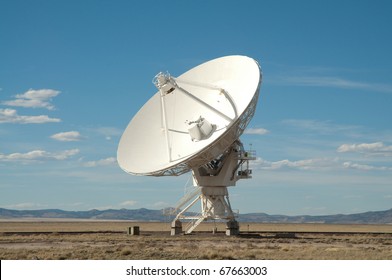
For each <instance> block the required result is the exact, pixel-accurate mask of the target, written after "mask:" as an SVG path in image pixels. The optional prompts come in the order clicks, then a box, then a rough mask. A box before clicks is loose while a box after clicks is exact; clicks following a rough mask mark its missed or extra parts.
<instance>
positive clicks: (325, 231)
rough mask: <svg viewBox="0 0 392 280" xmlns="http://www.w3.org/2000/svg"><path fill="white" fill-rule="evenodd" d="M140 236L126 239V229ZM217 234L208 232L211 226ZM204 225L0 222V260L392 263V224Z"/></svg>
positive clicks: (52, 221)
mask: <svg viewBox="0 0 392 280" xmlns="http://www.w3.org/2000/svg"><path fill="white" fill-rule="evenodd" d="M135 225H137V226H139V227H140V235H138V236H137V235H134V236H132V235H128V234H127V229H128V227H130V226H135ZM214 227H216V228H217V233H215V234H212V228H214ZM224 229H225V227H224V224H213V223H205V224H202V225H201V227H199V228H198V231H197V232H195V233H194V234H191V235H179V236H170V225H169V223H137V222H104V221H95V222H91V221H82V222H81V221H78V222H76V221H55V220H50V221H48V220H45V221H42V220H41V221H35V220H34V221H31V220H27V221H22V222H21V221H0V259H2V260H5V259H14V260H24V259H27V260H29V259H102V260H105V259H106V260H115V259H122V260H125V259H138V260H151V259H166V260H169V259H245V260H247V259H260V260H261V259H268V260H296V259H299V260H314V259H316V260H324V259H327V260H342V259H355V260H372V259H376V260H377V259H384V260H392V225H325V224H256V223H244V224H241V234H240V235H239V236H226V235H225V234H224Z"/></svg>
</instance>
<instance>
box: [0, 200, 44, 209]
mask: <svg viewBox="0 0 392 280" xmlns="http://www.w3.org/2000/svg"><path fill="white" fill-rule="evenodd" d="M2 207H4V208H7V209H17V210H35V209H43V208H45V207H48V205H46V204H40V203H35V202H22V203H16V204H9V205H3V206H2Z"/></svg>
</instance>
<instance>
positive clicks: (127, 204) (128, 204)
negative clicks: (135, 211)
mask: <svg viewBox="0 0 392 280" xmlns="http://www.w3.org/2000/svg"><path fill="white" fill-rule="evenodd" d="M138 203H139V202H137V201H136V200H127V201H123V202H121V203H120V206H121V207H131V206H135V205H137V204H138Z"/></svg>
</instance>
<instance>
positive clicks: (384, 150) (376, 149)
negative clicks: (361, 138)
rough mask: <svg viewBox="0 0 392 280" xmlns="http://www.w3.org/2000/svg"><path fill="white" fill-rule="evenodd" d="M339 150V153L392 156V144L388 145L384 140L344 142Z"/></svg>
mask: <svg viewBox="0 0 392 280" xmlns="http://www.w3.org/2000/svg"><path fill="white" fill-rule="evenodd" d="M337 151H338V152H339V153H348V152H354V153H362V154H367V155H376V156H392V146H386V145H384V143H382V142H375V143H362V144H343V145H341V146H340V147H339V148H338V149H337Z"/></svg>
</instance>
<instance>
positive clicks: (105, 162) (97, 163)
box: [84, 157, 117, 167]
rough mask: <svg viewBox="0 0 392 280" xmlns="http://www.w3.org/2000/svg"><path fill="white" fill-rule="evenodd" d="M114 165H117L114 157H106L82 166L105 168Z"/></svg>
mask: <svg viewBox="0 0 392 280" xmlns="http://www.w3.org/2000/svg"><path fill="white" fill-rule="evenodd" d="M115 163H117V159H116V158H115V157H108V158H105V159H100V160H96V161H88V162H86V163H85V164H84V166H86V167H96V166H107V165H113V164H115Z"/></svg>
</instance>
